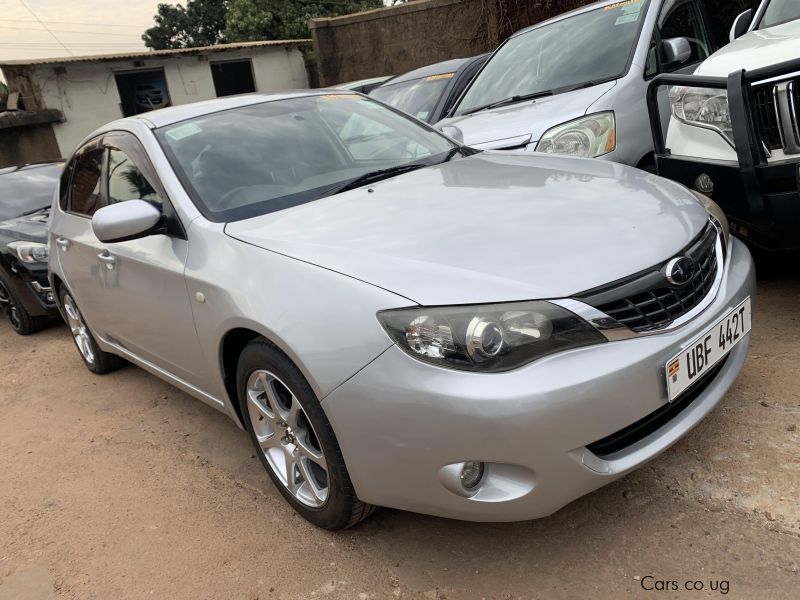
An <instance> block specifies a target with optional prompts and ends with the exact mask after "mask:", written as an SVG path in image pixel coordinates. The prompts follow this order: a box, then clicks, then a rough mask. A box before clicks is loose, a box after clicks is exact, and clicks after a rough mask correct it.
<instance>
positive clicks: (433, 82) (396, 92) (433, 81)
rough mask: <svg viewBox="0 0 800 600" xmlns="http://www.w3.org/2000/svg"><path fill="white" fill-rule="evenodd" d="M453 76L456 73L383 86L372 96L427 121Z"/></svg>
mask: <svg viewBox="0 0 800 600" xmlns="http://www.w3.org/2000/svg"><path fill="white" fill-rule="evenodd" d="M453 75H454V73H442V74H440V75H430V76H429V77H422V78H420V79H412V80H411V81H404V82H402V83H394V84H393V83H390V84H389V85H382V86H381V87H379V88H376V89H374V90H372V92H371V93H370V96H372V97H373V98H375V99H377V100H380V101H381V102H386V104H389V105H390V106H394V107H395V108H398V109H400V110H402V111H403V112H406V113H408V114H410V115H413V116H415V117H416V118H418V119H420V120H422V121H427V120H428V116H429V115H430V114H431V113H432V112H433V109H434V108H436V102H437V101H438V100H439V98H440V97H441V95H442V92H444V88H446V87H447V84H448V83H449V82H450V80H451V79H452V78H453Z"/></svg>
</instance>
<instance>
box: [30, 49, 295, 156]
mask: <svg viewBox="0 0 800 600" xmlns="http://www.w3.org/2000/svg"><path fill="white" fill-rule="evenodd" d="M245 58H250V59H251V61H252V65H253V75H254V80H255V86H256V91H258V92H267V91H277V90H287V89H306V88H307V87H308V76H307V74H306V69H305V63H304V61H303V55H302V53H301V52H300V50H299V49H297V47H291V46H287V47H272V48H271V47H261V48H258V47H256V48H246V49H241V50H236V51H225V52H209V53H206V54H202V55H176V56H168V57H164V56H161V57H153V58H152V59H150V58H147V59H143V60H142V59H137V61H135V62H136V64H142V63H143V66H134V61H133V60H122V61H114V62H105V61H104V62H100V61H96V62H81V63H66V64H64V65H60V66H53V65H45V66H39V67H35V68H34V70H33V71H32V76H33V79H34V81H35V83H36V84H38V86H39V88H40V89H41V93H42V100H43V102H44V104H45V107H46V108H56V109H58V110H60V111H62V112H63V114H64V117H65V121H64V122H63V123H56V124H54V126H53V129H54V131H55V135H56V140H57V141H58V145H59V149H60V150H61V154H62V156H68V155H69V154H70V153H71V152H72V151H73V150H74V149H75V148H76V147H77V146H78V144H79V143H80V142H81V140H83V138H85V137H86V136H87V135H89V134H90V133H91V132H92V131H94V130H95V129H97V128H98V127H100V126H101V125H104V124H105V123H108V122H109V121H114V120H116V119H119V118H121V117H122V116H123V114H122V107H121V104H120V97H119V92H118V90H117V84H116V80H115V78H114V74H115V73H126V72H127V73H130V72H135V71H147V70H152V69H157V68H163V69H164V75H165V78H166V83H167V89H168V91H169V95H170V100H171V103H172V104H173V105H178V104H188V103H190V102H197V101H198V100H208V99H211V98H215V97H216V94H215V92H214V81H213V79H212V77H211V68H210V63H211V62H215V61H217V60H224V61H227V60H237V59H239V60H241V59H245ZM61 69H64V70H65V71H66V72H59V70H61Z"/></svg>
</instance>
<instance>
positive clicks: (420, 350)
mask: <svg viewBox="0 0 800 600" xmlns="http://www.w3.org/2000/svg"><path fill="white" fill-rule="evenodd" d="M378 320H379V321H380V322H381V325H383V328H384V329H385V330H386V332H387V333H388V334H389V336H390V337H391V338H392V340H394V342H395V343H396V344H397V345H398V346H400V348H402V349H403V350H404V351H405V352H406V353H408V354H410V355H411V356H413V357H414V358H416V359H418V360H421V361H424V362H428V363H432V364H435V365H438V366H441V367H448V368H452V369H461V370H466V371H482V372H489V373H496V372H500V371H508V370H510V369H514V368H516V367H519V366H521V365H524V364H526V363H529V362H531V361H533V360H536V359H537V358H541V357H543V356H547V355H548V354H553V353H554V352H561V351H564V350H568V349H570V348H580V347H582V346H589V345H592V344H601V343H603V342H605V341H606V338H605V337H603V335H602V334H600V332H598V331H597V330H596V329H595V328H593V327H592V326H591V325H589V324H588V323H587V322H586V321H584V320H583V319H581V318H579V317H578V316H576V315H574V314H573V313H571V312H569V311H568V310H566V309H564V308H561V307H560V306H556V305H555V304H551V303H549V302H515V303H508V304H485V305H471V306H443V307H435V308H425V307H414V308H403V309H396V310H385V311H381V312H379V313H378Z"/></svg>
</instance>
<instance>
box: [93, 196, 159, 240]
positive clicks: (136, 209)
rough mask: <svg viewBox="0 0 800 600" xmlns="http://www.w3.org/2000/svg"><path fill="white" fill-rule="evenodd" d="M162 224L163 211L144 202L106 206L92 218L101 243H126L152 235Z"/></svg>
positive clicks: (135, 201) (96, 234)
mask: <svg viewBox="0 0 800 600" xmlns="http://www.w3.org/2000/svg"><path fill="white" fill-rule="evenodd" d="M160 223H161V211H160V210H158V209H157V208H156V207H154V206H153V205H152V204H150V203H148V202H145V201H144V200H128V201H127V202H120V203H119V204H111V205H109V206H104V207H103V208H101V209H100V210H98V211H97V212H96V213H94V216H93V217H92V230H93V231H94V234H95V236H97V239H98V240H100V241H101V242H105V243H109V244H110V243H113V242H125V241H127V240H133V239H136V238H141V237H145V236H147V235H150V234H151V233H152V232H153V230H154V229H155V228H156V227H157V226H158V225H159V224H160Z"/></svg>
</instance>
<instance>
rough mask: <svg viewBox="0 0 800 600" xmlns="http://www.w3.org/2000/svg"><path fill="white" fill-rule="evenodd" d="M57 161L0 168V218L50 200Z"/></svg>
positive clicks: (59, 167)
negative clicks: (46, 163)
mask: <svg viewBox="0 0 800 600" xmlns="http://www.w3.org/2000/svg"><path fill="white" fill-rule="evenodd" d="M61 168H62V165H61V164H56V165H33V166H29V167H21V168H11V169H0V190H2V192H1V195H0V220H3V219H11V218H13V217H18V216H20V215H22V214H24V213H27V212H31V211H34V210H36V209H39V208H45V207H46V206H50V205H51V204H52V203H53V194H54V193H55V191H56V187H57V186H58V177H59V175H60V174H61Z"/></svg>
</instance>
